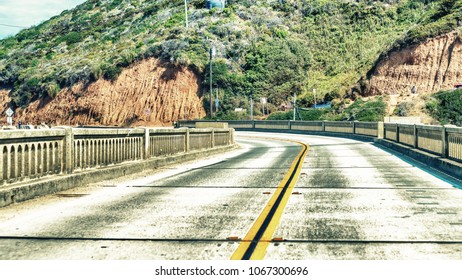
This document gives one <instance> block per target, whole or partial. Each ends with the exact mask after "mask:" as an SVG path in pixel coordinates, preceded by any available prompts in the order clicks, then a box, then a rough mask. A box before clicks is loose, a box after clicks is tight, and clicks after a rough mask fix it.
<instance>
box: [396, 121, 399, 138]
mask: <svg viewBox="0 0 462 280" xmlns="http://www.w3.org/2000/svg"><path fill="white" fill-rule="evenodd" d="M396 143H399V124H396Z"/></svg>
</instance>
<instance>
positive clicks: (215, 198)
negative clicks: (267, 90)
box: [0, 121, 462, 260]
mask: <svg viewBox="0 0 462 280" xmlns="http://www.w3.org/2000/svg"><path fill="white" fill-rule="evenodd" d="M180 126H186V127H188V128H180V129H160V130H159V129H147V128H137V129H113V130H107V129H75V128H66V127H64V128H60V129H56V130H50V131H48V132H47V135H46V136H45V135H44V134H42V133H44V132H38V131H37V132H34V133H33V134H30V135H29V134H27V135H26V134H24V133H25V132H21V131H14V132H8V133H9V134H8V135H6V134H0V140H1V142H0V148H1V149H2V151H3V158H2V164H1V165H0V166H1V167H2V172H1V174H3V181H2V182H3V186H2V187H0V190H1V193H2V194H3V201H4V202H3V203H4V205H5V207H3V208H0V224H1V227H0V247H1V248H2V250H1V252H0V255H1V256H0V257H1V258H2V259H155V260H165V259H168V260H178V259H180V260H187V259H193V260H229V259H266V260H302V259H303V260H305V259H322V260H327V259H340V260H347V259H356V260H357V259H369V260H374V259H378V260H383V259H393V260H396V259H399V260H401V259H412V260H415V259H431V260H434V259H456V260H460V258H461V256H462V234H461V233H462V231H461V229H462V219H461V211H462V190H461V188H462V183H461V181H460V179H461V173H460V172H461V168H460V167H461V162H462V153H461V151H462V141H461V139H462V130H461V129H460V128H449V127H438V126H420V125H401V124H387V123H386V124H383V123H361V122H292V121H242V122H241V121H233V122H231V121H230V122H228V126H229V127H231V128H234V129H226V128H221V129H220V128H208V129H198V128H195V127H196V122H180ZM210 126H213V124H210ZM234 130H236V131H235V132H234ZM234 143H237V144H238V146H236V145H235V144H234ZM185 160H187V161H185ZM443 171H444V172H443ZM123 175H125V176H123ZM50 182H51V183H50ZM50 185H53V186H56V187H54V188H51V189H50V191H49V192H50V193H51V194H49V195H45V196H40V197H38V198H35V199H30V198H33V197H35V196H37V195H38V194H34V195H31V194H30V193H33V192H34V190H35V189H34V187H32V186H38V188H41V189H46V188H50ZM63 185H65V186H63ZM13 190H14V191H13ZM20 201H21V203H17V202H20ZM14 202H16V203H14Z"/></svg>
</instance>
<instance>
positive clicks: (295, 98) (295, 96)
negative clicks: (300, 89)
mask: <svg viewBox="0 0 462 280" xmlns="http://www.w3.org/2000/svg"><path fill="white" fill-rule="evenodd" d="M296 102H297V95H296V94H295V92H294V121H295V108H296V105H295V103H296Z"/></svg>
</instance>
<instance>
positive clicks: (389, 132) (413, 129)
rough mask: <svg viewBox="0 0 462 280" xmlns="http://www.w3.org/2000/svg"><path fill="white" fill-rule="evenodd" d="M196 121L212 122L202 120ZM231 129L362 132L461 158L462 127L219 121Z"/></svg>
mask: <svg viewBox="0 0 462 280" xmlns="http://www.w3.org/2000/svg"><path fill="white" fill-rule="evenodd" d="M200 122H215V121H204V120H201V121H200ZM222 122H227V123H228V126H229V127H230V128H234V129H246V130H248V129H256V130H292V131H300V132H303V131H306V132H317V133H318V132H330V133H335V134H339V135H341V134H349V135H351V134H354V135H365V136H371V137H377V138H385V139H387V140H391V141H394V142H397V143H400V144H403V145H406V146H408V147H410V148H415V149H419V150H423V151H426V152H429V153H432V154H435V155H438V156H441V157H443V158H449V159H452V160H455V161H458V162H462V128H458V127H444V126H430V125H409V124H397V123H382V122H328V121H222ZM195 123H196V121H180V122H179V124H180V126H182V127H191V128H193V127H195Z"/></svg>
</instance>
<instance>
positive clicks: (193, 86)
mask: <svg viewBox="0 0 462 280" xmlns="http://www.w3.org/2000/svg"><path fill="white" fill-rule="evenodd" d="M8 94H9V91H7V90H0V108H2V109H6V108H7V107H8V106H9V102H10V98H9V96H8ZM203 116H205V110H204V108H203V102H202V98H201V96H200V78H199V77H198V75H196V74H195V73H194V72H193V71H191V70H189V69H186V68H180V67H175V66H173V65H171V64H166V63H162V62H160V61H159V60H157V59H154V58H151V59H147V60H143V61H141V62H138V63H136V64H134V65H132V66H131V67H129V68H126V69H124V70H123V71H122V73H121V74H120V76H119V77H118V78H117V80H116V81H113V82H111V81H107V80H103V79H100V80H98V81H96V82H94V83H91V84H90V85H88V86H84V85H83V84H77V85H75V86H74V87H72V88H66V89H63V90H61V91H60V92H59V93H58V95H57V96H56V97H55V98H54V99H51V98H48V99H45V100H37V101H35V102H33V103H31V104H30V105H29V106H28V107H27V108H25V109H21V108H18V109H16V112H15V115H14V120H15V123H16V122H17V121H18V120H21V121H22V123H24V124H25V123H32V124H40V123H47V124H52V125H75V124H85V125H118V126H126V125H132V126H135V125H146V126H153V125H167V126H170V125H171V124H172V122H173V121H176V120H178V119H194V118H201V117H203ZM4 122H6V118H5V120H3V119H2V123H4Z"/></svg>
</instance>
